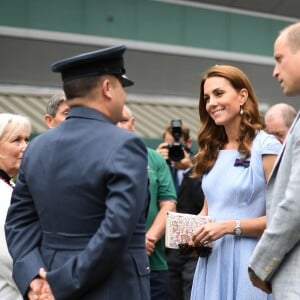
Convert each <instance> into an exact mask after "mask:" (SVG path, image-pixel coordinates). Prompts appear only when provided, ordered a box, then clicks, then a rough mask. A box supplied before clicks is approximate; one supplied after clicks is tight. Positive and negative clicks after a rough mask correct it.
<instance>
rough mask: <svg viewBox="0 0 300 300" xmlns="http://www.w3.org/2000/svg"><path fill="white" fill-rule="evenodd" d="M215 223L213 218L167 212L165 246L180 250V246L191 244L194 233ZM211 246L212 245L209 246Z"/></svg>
mask: <svg viewBox="0 0 300 300" xmlns="http://www.w3.org/2000/svg"><path fill="white" fill-rule="evenodd" d="M209 222H213V217H212V216H198V215H192V214H183V213H177V212H171V211H169V212H167V221H166V233H165V246H166V247H167V248H172V249H179V245H180V244H185V243H189V242H190V241H191V239H192V235H193V233H194V232H195V231H196V230H197V229H198V228H199V227H200V226H201V225H203V224H205V223H209ZM207 246H210V247H211V245H207Z"/></svg>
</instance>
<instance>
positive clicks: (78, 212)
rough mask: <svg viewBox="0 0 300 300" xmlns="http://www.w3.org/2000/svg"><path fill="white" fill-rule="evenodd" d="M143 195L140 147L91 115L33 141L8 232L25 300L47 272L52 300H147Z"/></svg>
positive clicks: (74, 115) (79, 111)
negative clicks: (42, 271) (33, 284)
mask: <svg viewBox="0 0 300 300" xmlns="http://www.w3.org/2000/svg"><path fill="white" fill-rule="evenodd" d="M147 193H148V192H147V150H146V147H145V145H144V143H143V142H142V140H141V139H140V138H139V137H137V136H136V135H135V134H133V133H130V132H128V131H126V130H123V129H120V128H118V127H117V126H115V125H114V124H112V123H111V121H110V120H109V119H108V118H107V117H105V116H104V115H103V114H101V113H100V112H98V111H96V110H93V109H90V108H87V107H84V106H77V107H73V108H71V110H70V112H69V115H68V117H67V119H66V121H64V122H62V123H61V124H60V125H59V126H57V127H56V128H54V129H50V130H48V131H47V132H45V133H44V134H42V135H40V136H38V137H37V138H35V139H34V140H33V141H32V142H31V143H30V145H29V146H28V147H27V150H26V152H25V155H24V157H23V160H22V165H21V168H20V172H19V176H18V179H17V183H16V187H15V189H14V192H13V196H12V204H11V206H10V208H9V211H8V215H7V220H6V225H5V229H6V236H7V243H8V248H9V251H10V253H11V255H12V257H13V260H14V267H13V277H14V279H15V281H16V283H17V285H18V287H19V289H20V290H21V292H22V294H23V295H24V297H25V295H26V292H27V289H28V286H29V284H30V282H31V281H32V279H33V278H34V277H36V276H37V275H38V272H39V268H40V267H44V268H45V269H46V270H47V271H48V274H47V280H48V281H49V283H50V286H51V288H52V291H53V294H54V296H55V299H56V300H60V299H64V300H66V299H72V300H73V299H89V300H92V299H97V300H98V299H105V300H108V299H126V300H128V299H130V300H135V299H136V300H141V299H143V300H145V299H150V287H149V265H148V258H147V255H146V250H145V211H146V206H147V199H148V194H147Z"/></svg>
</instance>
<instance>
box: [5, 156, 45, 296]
mask: <svg viewBox="0 0 300 300" xmlns="http://www.w3.org/2000/svg"><path fill="white" fill-rule="evenodd" d="M25 161H26V153H25V155H24V158H23V162H25ZM23 162H22V166H21V168H20V171H19V176H18V178H17V182H16V186H15V188H14V191H13V194H12V201H11V205H10V207H9V210H8V213H7V218H6V224H5V231H6V240H7V245H8V249H9V252H10V254H11V256H12V258H13V260H14V265H13V278H14V280H15V282H16V283H17V285H18V287H19V289H20V291H21V293H22V295H23V296H24V298H25V299H27V298H26V296H25V295H26V293H27V289H28V286H29V284H30V282H31V281H32V279H33V278H35V277H36V276H37V275H38V272H39V268H41V267H43V268H45V269H46V266H45V263H44V260H43V258H42V256H41V253H40V251H39V245H40V242H41V228H40V224H39V221H38V216H37V212H36V209H35V206H34V202H33V199H32V198H31V195H30V192H29V190H28V188H27V185H26V182H25V179H24V176H23V165H24V164H23Z"/></svg>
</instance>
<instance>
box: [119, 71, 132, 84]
mask: <svg viewBox="0 0 300 300" xmlns="http://www.w3.org/2000/svg"><path fill="white" fill-rule="evenodd" d="M120 79H121V83H122V86H123V87H128V86H132V85H134V82H133V81H131V80H130V79H128V78H127V76H126V75H125V74H122V75H121V76H120Z"/></svg>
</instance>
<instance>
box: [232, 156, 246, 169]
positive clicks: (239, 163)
mask: <svg viewBox="0 0 300 300" xmlns="http://www.w3.org/2000/svg"><path fill="white" fill-rule="evenodd" d="M234 166H235V167H244V168H249V166H250V160H242V159H239V158H237V159H236V160H235V162H234Z"/></svg>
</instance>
